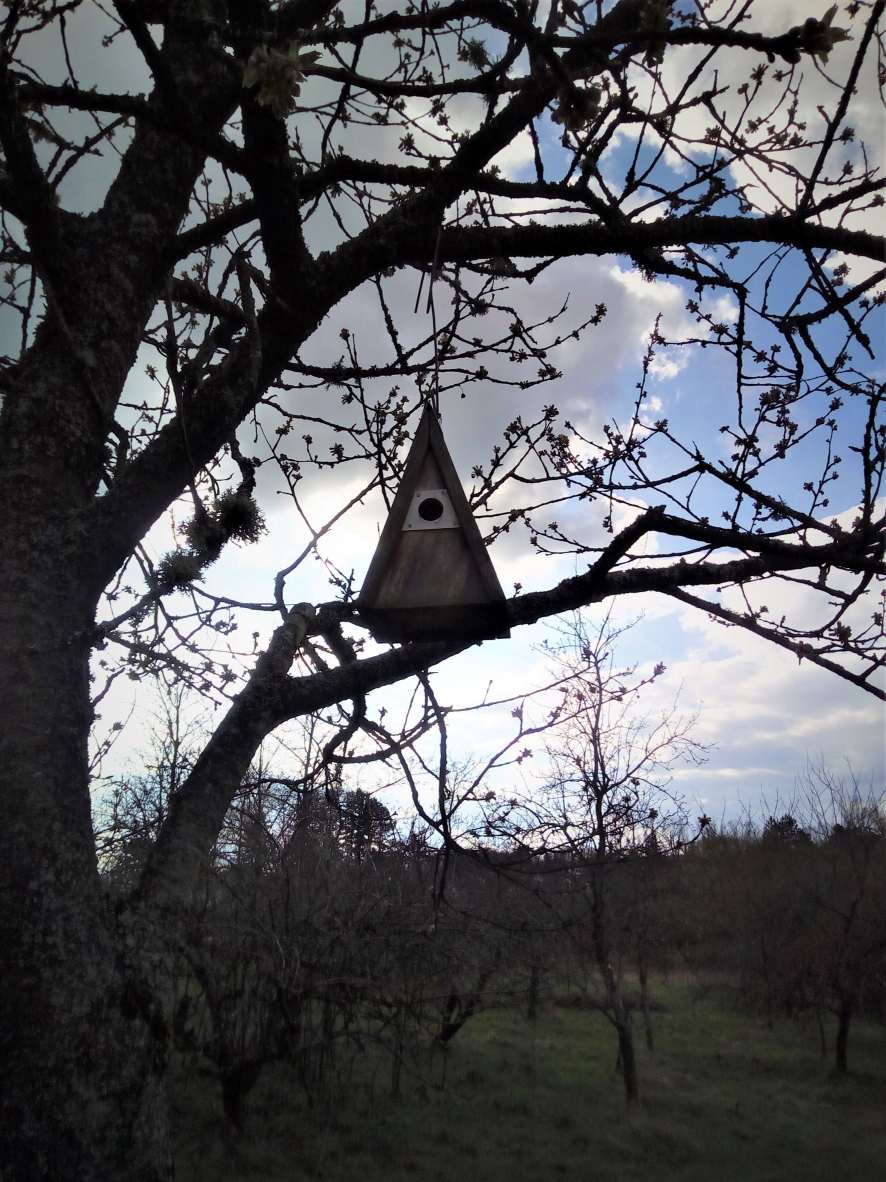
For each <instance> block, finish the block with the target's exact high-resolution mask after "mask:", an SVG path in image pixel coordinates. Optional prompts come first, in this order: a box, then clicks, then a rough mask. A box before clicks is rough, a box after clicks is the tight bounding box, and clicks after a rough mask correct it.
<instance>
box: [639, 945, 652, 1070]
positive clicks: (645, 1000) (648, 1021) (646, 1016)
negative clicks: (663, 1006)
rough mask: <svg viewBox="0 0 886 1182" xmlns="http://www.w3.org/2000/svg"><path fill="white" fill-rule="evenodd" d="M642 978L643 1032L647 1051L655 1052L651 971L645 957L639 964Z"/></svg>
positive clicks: (641, 1006)
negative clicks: (651, 1004)
mask: <svg viewBox="0 0 886 1182" xmlns="http://www.w3.org/2000/svg"><path fill="white" fill-rule="evenodd" d="M639 976H640V1009H641V1010H642V1013H643V1030H644V1032H645V1034H646V1049H647V1050H648V1051H650V1052H652V1051H654V1050H655V1034H654V1031H653V1029H652V1013H651V1011H650V1009H649V969H648V968H647V965H646V961H645V960H644V959H643V957H641V958H640V964H639Z"/></svg>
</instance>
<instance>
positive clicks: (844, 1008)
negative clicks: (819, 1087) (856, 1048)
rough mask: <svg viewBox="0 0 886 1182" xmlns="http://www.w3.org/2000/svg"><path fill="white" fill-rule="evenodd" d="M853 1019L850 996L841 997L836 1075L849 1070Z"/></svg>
mask: <svg viewBox="0 0 886 1182" xmlns="http://www.w3.org/2000/svg"><path fill="white" fill-rule="evenodd" d="M851 1021H852V1002H851V1000H850V999H849V998H846V997H843V998H841V999H840V1008H839V1010H838V1011H837V1039H836V1042H835V1044H834V1045H835V1049H836V1058H835V1062H834V1072H835V1074H836V1075H846V1073H847V1072H848V1070H849V1061H848V1058H847V1052H848V1050H849V1025H850V1023H851Z"/></svg>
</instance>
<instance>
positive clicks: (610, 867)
mask: <svg viewBox="0 0 886 1182" xmlns="http://www.w3.org/2000/svg"><path fill="white" fill-rule="evenodd" d="M624 631H625V629H624V628H621V629H619V628H616V627H614V626H613V625H612V624H611V622H610V621H609V620H608V619H607V620H605V621H604V622H603V624H602V625H601V626H600V627H599V628H598V629H597V630H594V629H592V628H590V627H589V626H588V624H587V622H586V621H585V620H584V619H583V618H582V617H581V616H576V618H575V619H574V620H573V622H572V625H571V628H570V630H569V631H568V632H567V635H566V638H565V643H563V644H562V645H561V646H560V647H559V648H558V650H556V652H555V660H556V662H557V670H558V672H559V673H561V674H562V673H566V674H567V676H566V677H565V678H564V679H563V680H564V682H565V684H564V686H563V690H562V701H561V703H560V705H559V706H558V707H557V710H556V716H555V717H552V719H551V726H550V731H549V734H548V736H547V739H546V750H547V756H548V761H549V764H550V770H549V772H547V776H546V778H547V783H546V785H545V787H544V790H543V792H542V793H541V795H540V797H539V798H537V799H531V798H530V799H529V800H527V801H526V802H525V803H524V804H523V805H522V806H520V805H519V802H518V801H517V800H514V801H512V802H510V803H509V804H508V805H501V806H499V809H498V812H499V816H498V817H497V818H495V819H494V820H493V819H490V820H491V823H492V824H493V825H495V826H496V827H510V828H511V829H512V830H513V831H514V832H515V833H516V834H518V836H519V839H520V841H521V843H523V844H524V845H528V846H529V847H531V848H532V849H533V850H534V851H535V852H538V851H543V852H544V853H546V854H551V853H553V854H555V855H559V856H561V857H562V856H565V868H566V874H565V878H566V884H565V887H564V889H563V900H562V906H563V907H564V908H565V910H566V913H567V917H566V918H564V924H565V925H566V926H572V927H573V929H574V931H575V933H576V936H575V939H576V944H577V945H578V946H579V947H580V948H581V949H582V950H585V948H586V950H587V952H588V953H589V959H590V961H591V962H592V964H593V965H594V966H595V969H596V973H597V976H598V978H599V982H600V987H601V993H600V998H599V1002H598V1005H599V1008H600V1010H601V1012H602V1013H604V1014H605V1015H606V1017H607V1018H608V1019H609V1021H610V1022H611V1023H612V1026H613V1027H614V1029H615V1033H616V1036H617V1039H618V1064H619V1066H620V1068H621V1072H622V1077H623V1080H624V1088H625V1099H626V1101H627V1103H628V1104H629V1105H631V1104H634V1103H635V1102H636V1101H637V1100H638V1099H639V1095H640V1085H639V1077H638V1073H637V1063H636V1055H635V1051H634V1036H633V1026H632V1005H631V1003H629V1001H628V998H627V996H626V990H625V987H624V971H625V969H626V967H627V964H626V961H627V960H628V958H629V957H633V959H634V960H635V963H636V967H637V969H638V972H639V977H640V983H641V1007H642V1010H643V1015H644V1019H645V1020H646V1023H647V1039H648V1041H650V1042H651V1032H650V1027H649V1010H648V999H647V996H646V986H647V962H648V953H649V944H650V943H651V934H650V931H649V929H650V927H651V925H652V922H653V921H652V920H651V917H650V916H649V915H648V914H647V913H646V909H645V908H644V906H643V895H644V894H645V891H644V889H643V888H642V887H641V888H640V891H639V900H638V898H637V892H636V889H633V890H632V887H634V888H636V884H635V883H632V882H631V881H630V879H629V878H628V877H627V874H626V873H622V874H621V879H622V881H621V882H619V883H616V882H615V881H614V871H616V868H617V867H619V866H621V864H622V863H626V862H628V861H632V862H640V861H645V862H650V863H651V862H655V861H658V859H659V857H660V856H661V855H662V854H664V853H666V852H674V851H675V850H676V849H678V848H680V846H681V845H682V844H683V842H682V838H677V840H676V843H675V841H674V839H673V837H672V836H671V835H673V834H675V833H677V832H682V829H683V822H684V813H683V806H682V804H681V802H680V801H679V800H677V799H676V798H675V797H674V796H673V795H672V794H671V792H670V791H669V785H670V782H671V778H672V776H671V773H672V771H673V769H674V768H675V767H676V766H678V765H679V764H680V763H681V762H685V761H689V762H695V763H699V762H701V761H702V760H703V759H704V748H703V747H702V746H701V744H699V743H697V742H696V741H695V740H694V739H693V738H692V736H691V731H692V725H693V722H694V721H695V720H694V719H693V718H691V717H683V716H681V715H679V714H678V713H677V712H676V710H675V709H673V708H671V709H668V710H665V711H664V712H663V713H662V714H661V715H660V716H655V715H652V714H650V713H649V711H648V710H642V709H641V707H640V701H641V699H642V696H643V693H644V691H647V690H648V689H649V687H650V685H652V684H653V683H654V682H656V681H657V680H658V678H659V677H661V675H662V674H663V673H664V666H663V665H662V664H658V665H656V666H655V667H654V668H653V670H652V671H651V673H649V674H648V675H647V676H642V675H641V674H639V673H638V671H637V669H636V667H629V668H624V667H621V666H619V665H618V664H617V663H616V658H615V652H614V650H615V647H616V645H617V642H618V640H619V638H620V637H621V636H622V635H623V633H624ZM513 806H517V807H516V808H514V807H513ZM706 820H707V818H703V819H702V824H701V826H700V828H701V829H703V828H704V823H705V822H706ZM622 869H623V870H624V869H626V868H624V867H623V868H622ZM647 889H648V884H647Z"/></svg>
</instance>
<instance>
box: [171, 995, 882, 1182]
mask: <svg viewBox="0 0 886 1182" xmlns="http://www.w3.org/2000/svg"><path fill="white" fill-rule="evenodd" d="M658 996H659V998H660V1003H661V1007H662V1008H661V1009H660V1010H659V1011H658V1012H657V1013H656V1015H655V1023H656V1040H657V1042H656V1051H655V1054H652V1055H651V1054H649V1053H648V1052H647V1051H646V1049H645V1047H644V1046H642V1045H638V1053H639V1061H640V1081H641V1088H642V1089H643V1098H642V1102H641V1104H640V1106H639V1109H638V1110H637V1111H636V1112H635V1113H634V1114H632V1115H631V1116H628V1115H627V1114H626V1112H625V1107H624V1100H623V1095H622V1091H621V1081H620V1078H619V1077H618V1076H617V1075H615V1074H614V1071H613V1066H614V1056H615V1043H614V1037H613V1033H612V1031H611V1028H610V1027H609V1026H608V1024H607V1022H606V1020H605V1019H604V1018H603V1017H602V1016H601V1015H599V1014H596V1013H593V1012H587V1011H583V1010H579V1009H572V1008H562V1007H554V1006H549V1007H548V1008H547V1009H546V1010H545V1011H544V1012H543V1013H542V1014H541V1016H540V1017H539V1019H538V1021H537V1022H535V1023H534V1024H530V1023H527V1022H526V1021H525V1020H524V1019H523V1018H522V1017H521V1016H520V1015H518V1014H516V1013H514V1012H512V1011H509V1010H497V1011H491V1012H487V1013H485V1014H481V1015H479V1016H478V1017H477V1018H475V1019H474V1020H473V1021H472V1022H471V1023H469V1024H468V1025H467V1026H466V1027H465V1028H464V1030H463V1031H462V1032H461V1033H460V1034H459V1035H458V1037H457V1038H456V1039H455V1040H454V1042H453V1043H452V1044H451V1045H450V1046H449V1048H448V1049H447V1050H441V1049H439V1048H428V1049H427V1050H426V1051H425V1052H422V1054H421V1055H419V1056H418V1057H416V1059H414V1060H413V1061H409V1060H407V1062H406V1063H405V1064H404V1067H403V1072H402V1076H401V1080H400V1092H401V1094H400V1097H399V1099H397V1098H394V1097H392V1095H391V1070H390V1064H389V1062H388V1061H387V1060H386V1059H383V1058H381V1057H377V1056H376V1055H373V1054H369V1053H367V1054H366V1055H365V1056H364V1057H363V1058H362V1059H361V1060H359V1061H358V1062H357V1063H356V1064H354V1065H353V1070H352V1074H350V1078H348V1079H345V1078H342V1079H341V1080H340V1081H339V1085H338V1088H337V1090H336V1094H335V1096H332V1095H327V1096H326V1097H324V1098H322V1099H317V1100H316V1101H315V1103H314V1106H313V1107H312V1108H311V1107H309V1106H308V1104H307V1102H306V1100H305V1096H304V1092H303V1091H302V1090H301V1089H300V1088H299V1087H298V1086H297V1084H296V1083H295V1082H294V1081H293V1080H290V1079H289V1078H288V1076H287V1075H286V1073H285V1072H283V1071H277V1072H271V1073H269V1074H268V1075H267V1076H266V1077H265V1078H264V1079H263V1080H262V1082H261V1083H260V1085H259V1086H258V1088H257V1089H256V1091H255V1093H254V1094H253V1096H252V1097H251V1099H250V1104H249V1109H248V1117H247V1123H246V1128H245V1130H244V1133H243V1135H242V1136H241V1137H240V1138H238V1139H237V1140H236V1141H235V1140H233V1139H232V1138H231V1137H230V1136H228V1135H226V1133H225V1131H224V1124H223V1120H222V1115H221V1107H220V1104H219V1102H218V1100H217V1097H216V1095H215V1089H210V1088H208V1087H207V1085H206V1084H205V1083H203V1084H201V1085H199V1086H198V1085H196V1084H195V1082H194V1079H193V1077H191V1078H189V1080H185V1079H182V1081H181V1086H180V1087H179V1089H178V1094H177V1099H176V1113H177V1117H178V1124H179V1129H178V1145H179V1176H180V1178H182V1179H184V1182H210V1179H211V1180H212V1182H217V1180H219V1179H231V1180H234V1182H240V1180H243V1182H245V1180H246V1179H249V1180H252V1179H255V1180H258V1179H263V1180H266V1182H283V1180H284V1179H285V1180H286V1182H306V1180H308V1179H323V1180H324V1182H352V1180H353V1182H358V1180H359V1182H381V1180H382V1179H384V1180H385V1182H400V1180H404V1182H405V1180H406V1179H411V1180H416V1182H418V1180H426V1182H431V1180H434V1182H534V1180H536V1179H538V1180H539V1182H543V1180H546V1179H557V1178H561V1177H562V1178H569V1179H570V1180H577V1182H615V1180H618V1182H633V1180H634V1179H636V1180H637V1182H639V1180H641V1179H643V1180H644V1182H646V1180H648V1179H651V1178H654V1179H656V1182H660V1180H662V1179H679V1180H680V1182H696V1180H697V1182H732V1180H735V1182H739V1180H741V1182H749V1180H750V1182H817V1180H819V1179H820V1180H821V1182H835V1180H836V1182H856V1180H858V1182H861V1180H867V1179H872V1180H874V1179H877V1178H880V1177H883V1176H884V1170H886V1030H884V1028H883V1027H879V1026H874V1025H866V1024H862V1023H859V1024H858V1026H857V1027H856V1028H855V1030H854V1031H853V1037H852V1040H851V1045H850V1066H851V1068H852V1072H851V1074H850V1076H849V1077H848V1078H845V1079H843V1080H840V1081H835V1080H834V1079H832V1078H831V1077H830V1075H829V1070H830V1061H829V1060H828V1061H823V1060H822V1059H821V1058H820V1056H819V1048H818V1039H817V1034H816V1033H815V1031H814V1030H812V1029H808V1030H805V1031H804V1030H801V1029H800V1028H798V1027H797V1026H795V1025H792V1024H790V1023H783V1024H780V1025H776V1027H775V1028H774V1029H771V1030H770V1029H766V1028H765V1027H764V1026H763V1025H762V1024H760V1023H759V1022H757V1021H755V1020H754V1019H753V1018H749V1017H748V1016H747V1015H744V1014H741V1013H738V1012H736V1011H735V1010H733V1009H732V1008H731V1007H730V1006H729V1005H728V1004H726V1003H724V1001H723V999H720V1000H719V1001H718V1000H717V999H716V998H715V997H714V996H712V995H708V996H707V997H701V998H700V997H699V996H698V994H697V991H693V990H692V989H691V987H690V986H688V985H676V984H673V985H670V986H668V987H666V988H662V989H661V990H660V991H659V995H658ZM637 1034H638V1039H637V1041H638V1044H642V1041H643V1040H642V1037H640V1035H641V1031H640V1030H639V1029H638V1031H637ZM829 1035H830V1036H831V1038H832V1035H833V1031H829Z"/></svg>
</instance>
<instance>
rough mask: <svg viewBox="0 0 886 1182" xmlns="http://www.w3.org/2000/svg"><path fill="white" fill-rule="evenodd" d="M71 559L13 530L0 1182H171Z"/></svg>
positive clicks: (87, 605)
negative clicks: (106, 887)
mask: <svg viewBox="0 0 886 1182" xmlns="http://www.w3.org/2000/svg"><path fill="white" fill-rule="evenodd" d="M32 499H33V501H34V502H35V503H36V502H37V501H38V500H39V492H38V491H37V490H36V489H34V488H33V486H32ZM8 504H9V502H7V505H8ZM20 504H21V500H20ZM10 517H12V518H13V528H10ZM60 517H61V511H60V510H57V511H56V521H57V522H58V519H59V518H60ZM43 521H44V523H45V522H46V515H45V514H44V516H43ZM50 521H51V519H50ZM68 537H70V534H68ZM71 550H72V547H71V546H70V545H67V546H66V545H65V544H64V537H63V534H62V531H61V530H56V531H53V530H52V529H50V528H45V529H44V530H43V532H42V533H39V534H36V533H34V532H33V531H32V530H30V529H25V530H22V529H21V525H20V524H19V527H18V529H17V530H16V528H15V525H14V516H13V515H12V514H9V515H8V516H7V520H6V522H5V523H2V524H0V555H2V558H3V561H2V570H0V719H2V733H0V816H2V818H3V824H2V826H0V1064H2V1070H0V1127H2V1129H3V1135H2V1137H0V1177H2V1178H3V1179H4V1182H19V1180H21V1182H25V1180H27V1182H33V1180H35V1179H43V1178H46V1179H59V1180H65V1182H67V1180H76V1182H93V1180H95V1182H117V1180H119V1182H122V1180H123V1179H127V1180H130V1182H131V1180H139V1182H159V1180H160V1179H167V1178H170V1177H171V1176H172V1167H171V1158H170V1149H169V1138H168V1130H167V1115H166V1100H165V1092H164V1087H163V1072H164V1053H163V1042H162V1040H161V1038H160V1037H159V1036H160V1035H161V1033H162V1032H161V1031H160V1030H159V1029H158V1028H157V1024H156V1023H152V1021H151V1020H150V1018H149V1016H148V1014H149V1011H150V1006H149V1005H148V1004H147V1003H146V1002H145V1000H144V999H146V998H147V996H148V994H147V991H146V990H144V989H142V988H141V987H140V986H139V985H138V983H137V982H138V977H137V976H136V974H135V973H133V972H132V967H133V966H132V965H131V964H128V963H127V960H128V957H127V951H126V947H125V942H124V941H122V940H121V939H120V938H119V925H118V922H117V920H116V917H115V915H114V912H113V908H112V907H111V905H110V903H109V901H108V899H107V898H106V896H105V893H104V891H103V889H102V884H101V882H100V879H99V874H98V868H97V865H96V858H95V849H94V841H93V834H92V823H91V817H90V802H89V786H88V760H87V735H88V732H89V721H90V700H89V677H88V673H89V669H88V660H89V646H90V641H91V621H92V618H93V603H92V602H91V601H90V600H91V597H90V595H89V593H88V592H84V589H83V586H82V584H81V585H77V580H76V579H75V578H74V577H73V574H72V572H74V571H77V572H78V574H79V575H80V576H81V579H82V572H83V564H82V562H80V563H79V570H78V564H77V563H76V561H74V562H70V563H69V561H68V560H69V559H71V557H72V555H71ZM132 944H133V947H136V946H137V944H138V941H136V940H133V941H132Z"/></svg>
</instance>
